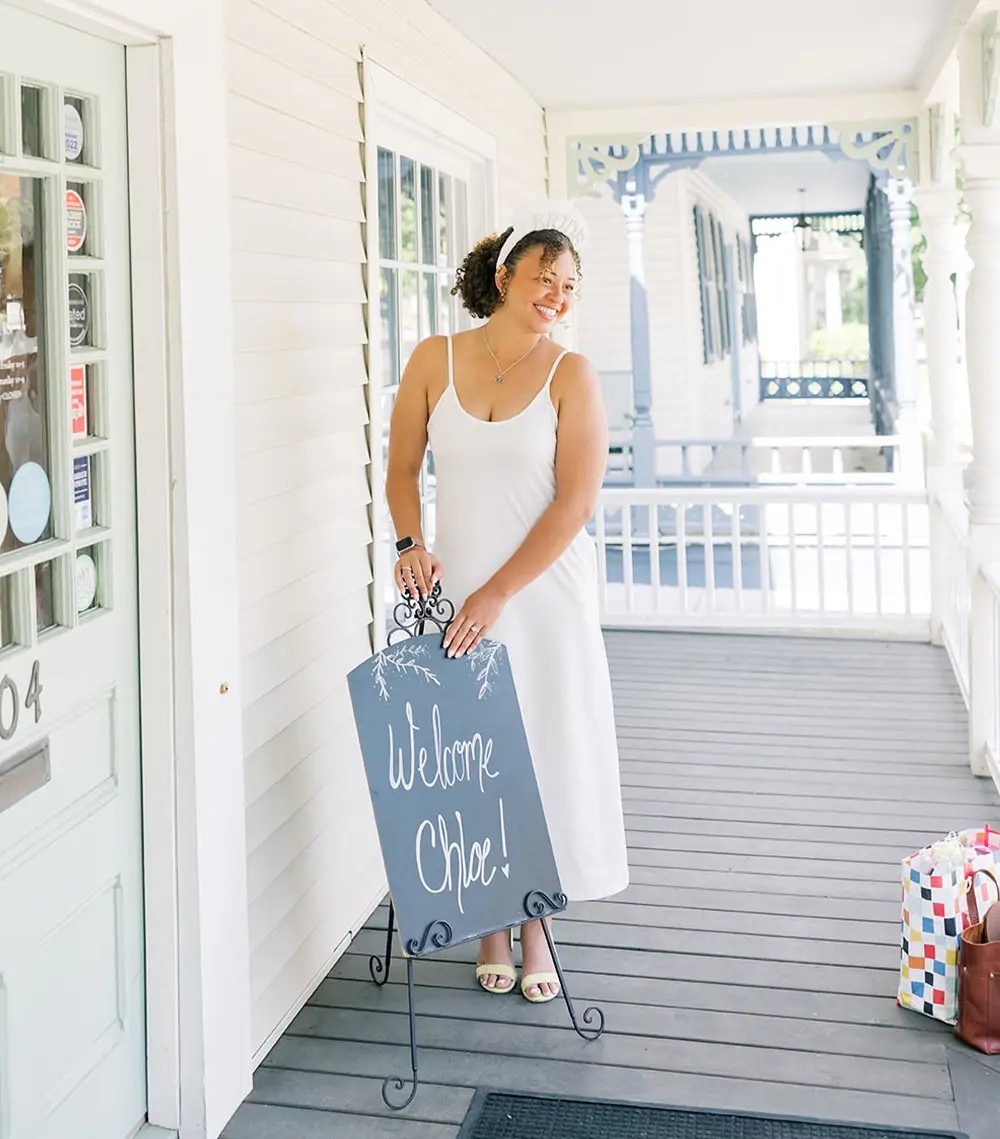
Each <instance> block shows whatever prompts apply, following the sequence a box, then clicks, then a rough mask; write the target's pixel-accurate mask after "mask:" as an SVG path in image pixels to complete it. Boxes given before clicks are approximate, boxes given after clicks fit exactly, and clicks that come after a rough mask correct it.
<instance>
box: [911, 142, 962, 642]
mask: <svg viewBox="0 0 1000 1139" xmlns="http://www.w3.org/2000/svg"><path fill="white" fill-rule="evenodd" d="M915 198H916V204H917V209H918V210H919V211H920V228H921V230H922V231H923V234H924V237H925V239H926V242H927V248H926V251H925V252H924V261H923V264H924V271H925V272H926V274H927V283H926V285H925V286H924V300H923V313H924V342H925V344H926V347H927V380H928V387H929V391H930V403H931V421H930V441H929V447H928V453H927V491H928V494H929V496H930V499H931V533H930V545H931V640H932V641H933V642H934V644H941V643H942V620H943V613H944V607H945V605H946V604H947V601H948V594H949V591H950V589H951V582H950V575H949V571H950V568H951V563H952V559H953V557H954V553H953V550H952V537H951V528H950V526H949V524H948V521H947V519H946V517H945V515H944V512H943V508H942V507H941V506H940V505H939V500H940V499H944V500H946V501H947V502H948V503H957V505H958V508H959V509H962V506H961V495H962V470H961V466H960V455H959V435H958V424H959V404H960V399H959V385H960V384H962V383H964V382H965V377H964V374H963V372H962V370H961V369H960V368H959V365H958V352H959V339H958V308H957V303H956V295H955V286H954V284H953V283H952V279H951V278H952V274H953V273H957V272H958V270H959V267H960V265H961V263H962V258H963V251H962V238H961V234H960V232H959V230H958V227H957V225H956V222H955V219H956V216H957V213H958V191H957V190H956V188H955V171H954V167H953V166H952V165H951V164H950V163H947V164H946V168H945V170H944V172H943V178H942V180H941V181H939V182H937V183H936V184H928V185H926V186H921V187H920V188H918V190H917V192H916V195H915Z"/></svg>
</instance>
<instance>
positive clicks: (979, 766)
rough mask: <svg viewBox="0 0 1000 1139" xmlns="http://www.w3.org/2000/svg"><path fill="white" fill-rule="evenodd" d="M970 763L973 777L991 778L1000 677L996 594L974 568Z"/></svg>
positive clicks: (971, 614) (971, 605)
mask: <svg viewBox="0 0 1000 1139" xmlns="http://www.w3.org/2000/svg"><path fill="white" fill-rule="evenodd" d="M969 601H970V604H969V762H970V764H971V767H972V773H973V775H989V773H990V772H989V765H988V763H987V759H986V748H987V747H988V746H989V744H990V742H991V740H992V736H993V716H994V713H995V710H996V697H995V690H996V685H997V683H998V681H1000V678H998V677H997V670H996V656H995V653H994V645H995V638H996V633H995V631H994V628H993V615H994V608H993V590H992V589H991V588H990V585H989V583H988V582H987V580H986V578H985V576H984V575H983V574H982V573H981V572H979V568H978V567H977V568H975V569H974V570H973V572H972V585H971V587H970V590H969Z"/></svg>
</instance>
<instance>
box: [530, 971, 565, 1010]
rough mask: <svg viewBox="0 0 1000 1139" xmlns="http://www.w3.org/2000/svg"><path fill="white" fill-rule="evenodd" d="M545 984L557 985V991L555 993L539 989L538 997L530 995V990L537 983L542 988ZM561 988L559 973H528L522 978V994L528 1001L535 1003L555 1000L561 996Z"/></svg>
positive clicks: (540, 1003)
mask: <svg viewBox="0 0 1000 1139" xmlns="http://www.w3.org/2000/svg"><path fill="white" fill-rule="evenodd" d="M545 984H549V985H555V986H556V991H555V992H554V993H543V992H541V991H539V993H538V996H537V997H532V996H529V995H528V990H529V989H531V988H533V987H534V986H535V985H538V986H539V990H540V989H541V986H542V985H545ZM561 990H562V985H560V983H559V974H558V973H527V974H525V976H523V977H522V978H521V996H522V997H524V999H525V1000H526V1001H531V1003H532V1004H533V1005H544V1004H546V1003H547V1002H548V1001H554V1000H555V999H556V997H558V996H559V993H560V992H561Z"/></svg>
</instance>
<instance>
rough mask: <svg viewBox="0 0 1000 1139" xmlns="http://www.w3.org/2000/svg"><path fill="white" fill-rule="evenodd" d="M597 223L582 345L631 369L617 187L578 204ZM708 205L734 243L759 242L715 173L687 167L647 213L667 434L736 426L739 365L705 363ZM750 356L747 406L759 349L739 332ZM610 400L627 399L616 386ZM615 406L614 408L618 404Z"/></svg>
mask: <svg viewBox="0 0 1000 1139" xmlns="http://www.w3.org/2000/svg"><path fill="white" fill-rule="evenodd" d="M577 204H578V206H579V207H580V209H581V211H582V212H583V213H584V215H585V216H586V217H587V220H588V222H589V224H590V230H591V235H590V243H589V245H588V248H587V253H586V257H585V259H584V288H583V293H582V299H581V301H580V307H579V317H578V326H579V328H578V344H579V347H580V351H581V352H584V353H585V354H586V355H588V356H590V358H591V359H592V360H593V361H594V364H595V366H596V367H597V369H598V371H599V372H602V373H605V374H607V373H614V372H616V371H618V370H620V369H624V370H629V369H630V368H631V358H632V351H631V341H630V327H631V324H630V313H629V277H628V258H627V249H626V245H625V224H624V220H623V218H622V216H621V211H620V209H619V207H618V206H617V205H616V204H615V202H614V201H613V200H612V198H611V195H610V194H609V193H607V194H602V195H601V196H599V197H597V196H595V197H587V198H581V199H579V200H578V202H577ZM696 204H701V205H702V206H703V207H704V208H705V209H706V210H711V211H712V212H713V213H714V214H715V215H716V217H717V218H718V219H719V220H720V221H721V223H722V225H723V227H724V230H725V235H726V240H727V242H731V241H732V240H733V238H734V237H735V235H736V234H737V233H739V234H742V235H744V236H745V237H747V239H748V240H749V232H750V227H749V220H748V218H747V215H746V213H745V212H744V211H743V210H742V209H741V208H740V207H739V206H738V205H737V204H736V203H735V202H734V201H733V200H732V198H730V197H728V196H727V195H726V194H724V193H723V192H722V191H721V190H720V189H719V188H718V187H717V186H715V185H714V184H713V183H712V182H711V181H710V180H709V179H707V178H705V177H703V176H702V175H700V174H699V173H697V172H692V171H680V172H678V173H676V174H672V175H670V176H669V177H668V178H667V179H665V180H664V181H663V182H661V183H660V185H659V187H658V189H657V192H656V197H655V198H654V199H653V201H652V203H651V204H650V206H649V208H648V210H647V213H646V227H645V252H646V285H647V296H648V303H649V326H650V328H649V333H650V360H651V370H652V384H653V408H652V415H653V426H654V430H655V433H656V436H657V438H661V439H667V438H671V439H677V438H727V437H728V436H730V435H731V434H732V433H733V406H732V404H733V388H732V365H731V362H730V360H729V358H728V357H726V358H725V359H723V360H719V361H716V362H714V363H711V364H705V363H704V356H703V350H702V330H701V297H700V292H699V284H698V254H697V245H696V242H695V234H694V223H693V220H692V217H693V209H694V206H695V205H696ZM735 340H736V344H737V347H738V350H739V351H740V353H741V361H742V385H741V386H742V401H743V410H744V413H746V412H747V411H748V410H749V409H750V408H752V407H753V405H754V404H755V403H756V402H757V398H758V378H757V353H756V350H755V349H754V348H753V347H752V346H750V347H746V348H745V347H743V345H742V336H741V333H739V331H738V330H737V336H736V338H735ZM606 398H607V400H608V403H609V405H612V406H616V405H617V402H618V398H617V396H616V395H615V394H614V392H613V390H612V389H611V387H610V385H608V384H606ZM609 410H610V408H609Z"/></svg>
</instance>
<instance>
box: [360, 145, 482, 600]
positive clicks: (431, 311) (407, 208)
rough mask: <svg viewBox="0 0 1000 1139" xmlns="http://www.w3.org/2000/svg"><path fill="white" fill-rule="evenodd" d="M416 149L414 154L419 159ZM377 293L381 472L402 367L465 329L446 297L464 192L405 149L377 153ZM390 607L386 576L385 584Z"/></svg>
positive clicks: (427, 464)
mask: <svg viewBox="0 0 1000 1139" xmlns="http://www.w3.org/2000/svg"><path fill="white" fill-rule="evenodd" d="M417 149H418V148H416V147H415V148H414V150H415V151H416V150H417ZM377 161H378V237H379V240H378V253H379V256H378V288H379V335H380V345H379V348H380V351H379V358H380V361H381V377H380V379H381V384H380V390H381V401H382V406H381V429H382V459H383V469H385V465H386V463H387V462H388V452H389V422H390V419H391V416H392V408H393V404H394V403H395V401H396V393H397V391H398V390H399V381H400V377H401V375H402V373H403V369H404V368H405V367H406V362H407V360H408V359H409V357H410V354H411V353H412V351H413V349H414V348H415V347H416V345H417V343H418V342H419V341H420V340H423V339H424V338H425V337H427V336H434V335H438V334H448V333H450V332H456V331H459V330H461V329H462V328H465V327H468V323H469V321H468V316H467V314H466V313H465V311H464V309H462V307H461V305H460V304H459V302H458V300H457V299H456V298H455V297H453V296H452V295H451V287H452V284H453V283H454V280H455V270H456V269H457V267H458V265H459V263H460V261H461V259H462V258H463V257H464V256H465V254H466V252H467V251H468V248H469V232H468V226H469V201H468V199H469V187H468V185H467V183H466V181H465V180H464V179H463V178H461V177H458V176H457V175H455V174H453V173H451V172H449V171H448V170H445V169H441V168H440V167H438V166H435V165H431V164H429V163H427V162H422V161H420V159H419V158H418V157H416V156H414V154H407V153H405V152H404V151H403V150H402V149H396V150H390V149H388V148H386V147H379V148H378V152H377ZM420 501H421V504H422V507H423V527H424V540H425V541H426V542H427V543H428V544H430V543H431V542H433V540H434V458H433V455H432V454H431V453H430V452H428V454H427V456H426V458H425V460H424V466H423V470H422V471H421V475H420ZM383 530H384V533H383V535H382V542H381V545H382V548H383V550H384V554H385V556H386V557H387V558H389V560H390V563H391V561H392V542H393V539H394V535H393V532H392V519H391V518H390V517H389V515H388V512H386V515H385V517H384V525H383ZM386 586H387V590H388V592H389V594H390V596H389V597H388V598H387V600H388V601H389V602H390V603H391V597H392V591H393V583H392V577H391V574H389V575H388V577H387V581H386Z"/></svg>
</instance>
